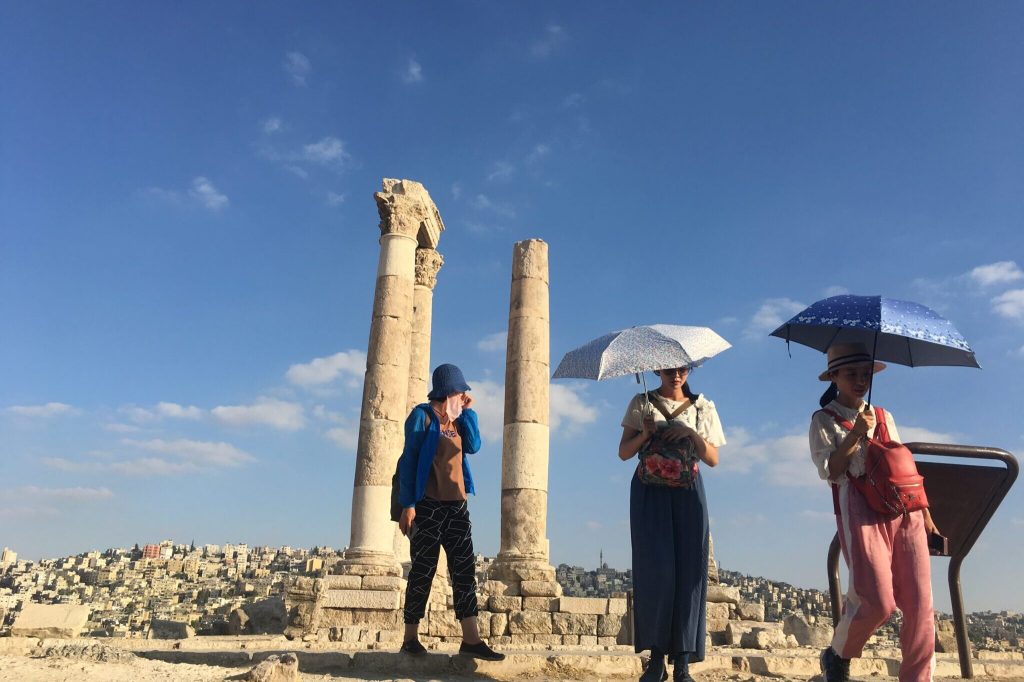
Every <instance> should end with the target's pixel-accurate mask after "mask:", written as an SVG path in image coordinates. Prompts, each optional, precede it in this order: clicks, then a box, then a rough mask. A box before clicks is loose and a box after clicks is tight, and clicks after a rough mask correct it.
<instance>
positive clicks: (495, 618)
mask: <svg viewBox="0 0 1024 682" xmlns="http://www.w3.org/2000/svg"><path fill="white" fill-rule="evenodd" d="M505 634H508V614H507V613H494V614H491V637H500V636H502V635H505Z"/></svg>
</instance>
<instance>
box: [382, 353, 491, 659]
mask: <svg viewBox="0 0 1024 682" xmlns="http://www.w3.org/2000/svg"><path fill="white" fill-rule="evenodd" d="M469 390H470V388H469V384H467V383H466V379H465V378H464V377H463V376H462V370H460V369H459V368H458V367H456V366H455V365H450V364H444V365H440V366H438V367H437V369H435V370H434V374H433V377H432V378H431V391H430V393H428V394H427V399H428V400H429V402H426V403H422V404H420V405H417V406H416V407H415V408H413V410H412V413H411V414H410V415H409V417H408V419H406V420H405V448H404V449H403V451H402V457H401V458H400V459H399V460H398V477H399V492H398V498H399V502H400V503H401V506H402V512H401V515H400V516H399V519H398V526H399V528H400V529H401V531H402V533H403V534H405V535H406V536H408V537H409V544H410V547H409V550H410V553H411V555H412V567H411V568H410V570H409V580H408V584H407V585H406V589H405V609H404V612H403V615H404V619H405V638H404V642H403V643H402V651H403V652H405V653H408V654H412V655H414V656H419V655H423V654H425V653H426V649H425V648H424V647H423V645H422V644H421V643H420V641H419V636H418V629H419V622H420V620H421V619H422V618H423V614H424V612H425V611H426V608H427V599H428V598H429V597H430V585H431V583H432V582H433V580H434V573H435V572H436V571H437V559H438V556H439V554H440V551H439V548H441V547H444V551H445V553H446V554H447V555H448V572H449V574H450V575H451V579H452V592H453V593H454V600H455V617H456V618H457V619H458V620H459V622H460V623H461V625H462V646H461V647H460V648H459V653H460V654H466V655H469V656H473V657H474V658H482V659H484V660H488V661H500V660H502V659H504V658H505V655H504V654H499V653H498V652H496V651H494V650H493V649H491V648H490V647H489V646H488V645H487V643H486V642H484V641H483V640H482V639H481V638H480V631H479V628H478V626H477V614H478V613H479V609H478V607H477V600H476V555H475V554H474V552H473V537H472V528H473V526H472V523H471V522H470V520H469V507H468V506H467V503H466V500H467V495H468V494H469V493H474V494H475V492H476V491H475V490H474V488H473V475H472V473H471V472H470V470H469V461H468V460H467V459H466V455H467V454H470V455H471V454H473V453H475V452H478V451H479V450H480V427H479V425H478V423H477V417H476V412H474V411H473V410H472V409H471V407H470V406H471V405H472V404H473V398H472V397H471V396H470V395H469V394H468V393H467V391H469Z"/></svg>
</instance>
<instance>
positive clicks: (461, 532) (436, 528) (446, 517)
mask: <svg viewBox="0 0 1024 682" xmlns="http://www.w3.org/2000/svg"><path fill="white" fill-rule="evenodd" d="M414 528H415V529H416V532H415V533H413V536H412V540H411V541H410V547H409V551H410V553H411V554H412V568H410V569H409V582H408V583H407V585H406V588H405V610H404V616H405V622H406V624H413V623H419V622H420V619H421V618H423V613H424V611H426V609H427V599H428V598H429V597H430V583H431V582H433V580H434V573H436V572H437V557H438V555H439V548H440V547H444V551H445V553H446V554H447V555H448V573H449V575H450V576H451V579H452V592H453V593H454V596H455V617H456V618H458V619H459V620H462V619H463V618H469V617H470V616H475V615H477V613H478V611H479V609H478V608H477V603H476V557H475V556H474V554H473V537H472V531H473V524H472V523H471V522H470V520H469V506H468V505H467V504H466V502H465V501H461V502H440V501H438V500H432V499H430V498H424V499H422V500H420V501H419V502H417V503H416V520H415V522H414Z"/></svg>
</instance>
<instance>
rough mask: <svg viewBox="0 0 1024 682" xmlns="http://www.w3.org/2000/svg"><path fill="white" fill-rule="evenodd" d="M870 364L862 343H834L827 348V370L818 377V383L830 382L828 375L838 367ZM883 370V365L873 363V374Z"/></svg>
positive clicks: (869, 355) (869, 357) (869, 358)
mask: <svg viewBox="0 0 1024 682" xmlns="http://www.w3.org/2000/svg"><path fill="white" fill-rule="evenodd" d="M870 363H871V353H869V352H868V347H867V346H866V345H864V344H863V343H834V344H832V345H831V346H829V348H828V369H826V370H825V371H824V372H822V373H821V374H819V375H818V380H819V381H832V379H831V378H830V377H829V374H831V373H832V372H834V371H835V370H837V369H839V368H840V367H849V366H850V365H867V364H870ZM883 369H885V364H884V363H881V362H878V361H877V360H876V361H875V365H874V372H872V374H878V373H879V372H881V371H882V370H883Z"/></svg>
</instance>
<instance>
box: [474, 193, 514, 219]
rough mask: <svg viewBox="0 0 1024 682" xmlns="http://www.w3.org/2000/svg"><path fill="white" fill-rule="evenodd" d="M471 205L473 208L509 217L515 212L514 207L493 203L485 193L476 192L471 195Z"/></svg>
mask: <svg viewBox="0 0 1024 682" xmlns="http://www.w3.org/2000/svg"><path fill="white" fill-rule="evenodd" d="M472 205H473V208H475V209H477V210H479V211H491V212H492V213H496V214H498V215H501V216H505V217H506V218H511V217H512V216H514V215H515V214H516V211H515V209H514V208H512V207H511V206H508V205H506V204H498V203H495V202H494V201H491V199H490V197H488V196H487V195H486V194H477V195H476V196H475V197H473V202H472Z"/></svg>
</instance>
